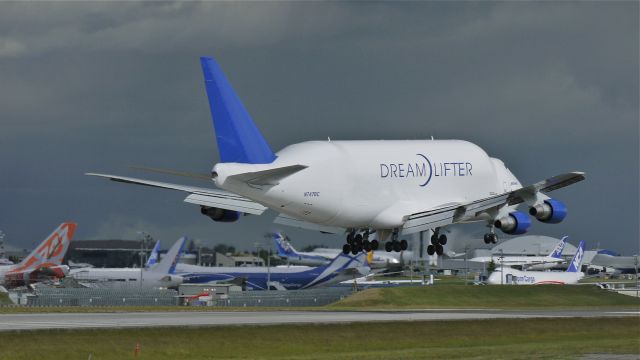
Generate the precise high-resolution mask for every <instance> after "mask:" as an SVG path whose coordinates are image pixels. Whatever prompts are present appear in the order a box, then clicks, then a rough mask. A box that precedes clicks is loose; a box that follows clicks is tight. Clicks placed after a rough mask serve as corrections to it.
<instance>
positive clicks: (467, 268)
mask: <svg viewBox="0 0 640 360" xmlns="http://www.w3.org/2000/svg"><path fill="white" fill-rule="evenodd" d="M467 251H469V244H468V243H465V244H464V284H465V285H467V280H469V264H468V263H467Z"/></svg>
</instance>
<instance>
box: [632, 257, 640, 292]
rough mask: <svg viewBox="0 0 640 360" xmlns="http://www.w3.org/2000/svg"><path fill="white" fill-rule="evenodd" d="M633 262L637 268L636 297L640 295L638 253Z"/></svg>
mask: <svg viewBox="0 0 640 360" xmlns="http://www.w3.org/2000/svg"><path fill="white" fill-rule="evenodd" d="M633 263H634V264H635V268H636V297H640V296H638V294H639V293H638V291H639V290H640V289H638V285H639V284H640V283H639V282H638V255H636V257H635V259H633Z"/></svg>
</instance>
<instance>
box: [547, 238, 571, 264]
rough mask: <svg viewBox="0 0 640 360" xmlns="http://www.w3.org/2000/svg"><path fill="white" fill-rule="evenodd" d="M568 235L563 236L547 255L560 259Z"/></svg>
mask: <svg viewBox="0 0 640 360" xmlns="http://www.w3.org/2000/svg"><path fill="white" fill-rule="evenodd" d="M568 238H569V237H568V236H563V237H562V239H561V240H560V242H559V243H558V245H556V247H555V248H554V249H553V251H552V252H551V254H549V257H552V258H556V259H562V251H563V250H564V246H565V245H566V244H567V239H568Z"/></svg>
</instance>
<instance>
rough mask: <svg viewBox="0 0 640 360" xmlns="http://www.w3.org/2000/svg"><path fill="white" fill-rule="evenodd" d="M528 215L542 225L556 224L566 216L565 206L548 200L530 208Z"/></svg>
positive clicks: (559, 202)
mask: <svg viewBox="0 0 640 360" xmlns="http://www.w3.org/2000/svg"><path fill="white" fill-rule="evenodd" d="M529 214H531V216H535V217H536V219H538V220H540V221H542V222H543V223H550V224H557V223H559V222H561V221H562V220H564V218H565V217H566V216H567V206H566V205H565V204H564V203H563V202H562V201H558V200H554V199H549V200H545V201H544V202H543V203H542V204H538V205H536V206H532V207H531V208H530V209H529Z"/></svg>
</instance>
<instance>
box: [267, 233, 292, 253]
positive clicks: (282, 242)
mask: <svg viewBox="0 0 640 360" xmlns="http://www.w3.org/2000/svg"><path fill="white" fill-rule="evenodd" d="M271 236H273V242H274V243H275V244H276V250H277V251H278V256H280V257H288V256H298V255H299V254H298V253H297V252H296V249H294V248H293V246H291V244H290V243H289V242H288V241H287V237H286V236H285V235H284V234H282V233H273V234H271Z"/></svg>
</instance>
